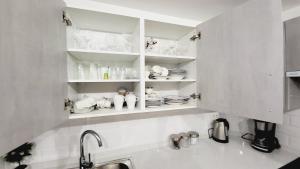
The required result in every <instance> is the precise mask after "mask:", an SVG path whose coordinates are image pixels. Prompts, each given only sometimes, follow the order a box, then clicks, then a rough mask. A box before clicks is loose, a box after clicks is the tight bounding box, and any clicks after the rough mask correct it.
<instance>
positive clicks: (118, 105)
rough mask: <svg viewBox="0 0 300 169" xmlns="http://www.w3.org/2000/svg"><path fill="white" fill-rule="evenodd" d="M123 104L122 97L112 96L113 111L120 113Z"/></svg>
mask: <svg viewBox="0 0 300 169" xmlns="http://www.w3.org/2000/svg"><path fill="white" fill-rule="evenodd" d="M123 103H124V96H122V95H119V94H117V95H115V96H114V105H115V110H117V111H121V110H122V109H123Z"/></svg>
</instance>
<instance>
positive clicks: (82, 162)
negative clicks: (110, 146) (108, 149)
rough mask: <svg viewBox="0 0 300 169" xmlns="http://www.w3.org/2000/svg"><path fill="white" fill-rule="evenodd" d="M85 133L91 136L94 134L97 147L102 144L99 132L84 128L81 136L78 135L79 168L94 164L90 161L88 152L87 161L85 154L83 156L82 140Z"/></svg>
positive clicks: (85, 168) (88, 167)
mask: <svg viewBox="0 0 300 169" xmlns="http://www.w3.org/2000/svg"><path fill="white" fill-rule="evenodd" d="M87 134H91V135H92V136H94V137H95V138H96V140H97V142H98V146H99V147H101V146H102V140H101V138H100V136H99V134H98V133H96V132H95V131H93V130H86V131H85V132H83V133H82V134H81V137H80V159H79V168H80V169H91V168H93V166H94V164H93V162H91V154H90V153H89V160H88V161H86V159H85V156H84V148H83V140H84V137H85V136H86V135H87Z"/></svg>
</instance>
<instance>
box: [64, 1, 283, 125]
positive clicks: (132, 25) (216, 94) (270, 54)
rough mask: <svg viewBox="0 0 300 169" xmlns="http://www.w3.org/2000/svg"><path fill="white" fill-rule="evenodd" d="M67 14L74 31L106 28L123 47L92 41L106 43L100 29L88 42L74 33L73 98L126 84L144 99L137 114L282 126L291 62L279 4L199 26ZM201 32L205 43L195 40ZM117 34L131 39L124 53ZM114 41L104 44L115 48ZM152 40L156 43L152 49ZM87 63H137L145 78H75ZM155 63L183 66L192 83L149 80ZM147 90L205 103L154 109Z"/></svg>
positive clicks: (250, 6)
mask: <svg viewBox="0 0 300 169" xmlns="http://www.w3.org/2000/svg"><path fill="white" fill-rule="evenodd" d="M67 11H68V14H69V15H70V17H71V18H72V21H73V26H72V27H73V28H70V29H69V30H72V31H74V28H77V29H85V30H93V31H100V32H101V33H100V34H106V36H105V37H106V38H111V39H114V40H112V41H114V42H115V43H114V45H116V46H114V45H111V46H109V45H106V46H105V45H104V46H105V47H103V46H99V45H98V46H97V45H95V46H96V47H95V46H93V42H92V40H91V39H93V38H94V37H95V36H98V39H101V38H100V35H98V34H99V32H98V33H95V32H94V35H95V36H91V37H92V38H91V39H89V40H88V43H85V44H83V45H80V44H75V43H76V40H74V36H73V37H72V35H71V36H68V39H71V40H69V41H68V46H69V50H68V53H67V54H68V55H69V57H70V58H73V59H70V62H69V68H70V67H71V69H69V82H71V84H70V86H71V87H72V89H74V90H72V91H75V92H73V93H72V95H71V96H73V98H75V99H78V98H82V97H83V95H89V96H93V97H98V98H99V97H103V96H106V97H112V96H113V95H114V94H116V90H117V89H118V88H119V87H121V86H123V87H124V86H125V87H127V88H128V89H129V90H130V91H133V92H135V93H136V94H137V95H138V97H139V98H140V99H139V102H138V104H137V107H136V110H135V111H133V112H134V113H142V112H152V111H164V110H172V109H173V110H178V109H179V110H181V109H187V108H200V109H208V110H213V111H218V112H224V113H231V114H235V115H239V116H243V117H248V118H254V119H260V120H266V121H272V122H279V123H280V122H281V121H282V114H283V103H284V101H283V100H284V96H283V88H284V86H283V85H284V81H283V80H284V70H283V67H284V66H283V64H284V62H283V33H282V32H283V28H282V22H281V3H280V1H279V0H276V1H274V0H265V1H260V0H252V1H249V2H247V3H245V4H243V5H241V6H239V7H236V8H234V9H232V10H230V11H227V12H226V13H224V14H222V15H219V16H217V17H215V18H212V19H210V20H208V21H206V22H204V23H202V24H200V25H199V26H197V27H190V26H184V25H176V24H170V23H165V22H159V21H154V20H149V19H145V18H132V17H125V16H119V15H113V14H108V13H102V12H92V11H87V10H81V9H73V8H67ZM262 14H263V15H262ZM97 20H99V21H100V20H101V21H109V22H105V23H102V22H97ZM120 21H122V22H120ZM72 31H71V32H72ZM198 32H200V33H201V38H200V39H196V40H194V41H193V40H191V37H192V36H194V35H197V34H198ZM82 33H84V31H81V33H78V32H77V37H78V34H82ZM90 33H91V32H90ZM69 35H70V34H69ZM73 35H74V34H73ZM115 35H117V36H121V37H122V36H124V35H129V36H131V39H132V41H128V42H126V43H128V44H127V45H128V46H130V48H128V46H127V47H121V48H120V45H118V44H119V42H118V39H116V37H114V36H115ZM72 39H73V40H72ZM75 39H76V38H75ZM95 39H97V38H96V37H95ZM111 39H110V40H111ZM110 40H109V39H106V41H105V40H104V41H105V42H106V43H107V42H108V43H109V44H110V43H111V42H110ZM74 42H75V43H74ZM146 42H151V43H153V42H155V43H156V44H155V45H152V46H151V48H149V47H147V45H146V44H145V43H146ZM74 44H75V46H76V47H74ZM88 44H91V45H88ZM72 45H73V46H72ZM145 45H146V47H145ZM70 46H72V47H71V49H70ZM82 46H84V47H82ZM121 46H122V45H121ZM123 46H124V44H123ZM125 46H126V45H125ZM101 47H103V48H104V51H103V49H101ZM79 48H83V49H79ZM80 50H82V51H80ZM107 50H109V52H107ZM80 61H85V62H89V63H91V62H93V63H97V64H102V63H104V65H108V66H111V65H117V66H118V64H117V63H119V65H120V64H121V65H126V66H127V67H131V66H132V67H133V68H134V69H135V70H136V71H137V72H139V73H138V74H139V76H138V77H136V78H135V79H125V80H124V79H121V80H120V79H119V80H117V81H113V80H111V79H110V80H99V79H97V80H92V79H86V80H78V79H76V78H75V79H74V78H73V77H76V72H78V70H76V67H77V68H78V63H79V62H80ZM70 65H71V66H70ZM102 65H103V64H102ZM153 65H159V66H162V67H166V68H168V69H172V68H180V69H184V70H186V71H187V74H186V78H185V79H182V80H170V79H169V80H167V79H164V78H161V79H155V80H154V79H147V78H145V70H147V69H148V67H149V66H153ZM87 69H88V67H87ZM77 77H78V75H77ZM88 82H93V83H88ZM129 82H130V83H129ZM73 83H75V84H73ZM97 86H98V87H97ZM147 87H153V88H154V90H156V91H158V92H159V93H160V95H161V96H162V97H164V96H168V95H183V96H190V95H192V94H198V93H200V94H201V100H197V99H190V101H189V102H188V104H184V105H176V106H174V105H171V106H170V105H162V106H160V107H157V108H149V107H147V104H146V102H145V97H146V96H145V88H147ZM71 98H72V97H71ZM133 112H131V111H128V110H126V109H125V110H123V111H114V110H112V109H109V110H107V109H104V110H99V111H94V112H91V113H88V114H72V115H71V116H70V118H71V119H74V118H86V117H97V116H107V115H118V114H124V113H125V114H127V113H133Z"/></svg>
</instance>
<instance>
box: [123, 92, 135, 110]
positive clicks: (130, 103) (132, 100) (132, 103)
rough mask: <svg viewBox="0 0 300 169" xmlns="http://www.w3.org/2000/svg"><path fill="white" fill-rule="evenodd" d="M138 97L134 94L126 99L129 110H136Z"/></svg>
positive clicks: (130, 94)
mask: <svg viewBox="0 0 300 169" xmlns="http://www.w3.org/2000/svg"><path fill="white" fill-rule="evenodd" d="M136 100H137V98H136V96H135V95H134V94H133V93H129V94H127V95H126V97H125V101H126V103H127V107H128V110H134V108H135V103H136Z"/></svg>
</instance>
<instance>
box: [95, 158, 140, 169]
mask: <svg viewBox="0 0 300 169" xmlns="http://www.w3.org/2000/svg"><path fill="white" fill-rule="evenodd" d="M93 169H134V167H133V164H132V161H131V160H130V159H128V158H126V159H119V160H113V161H109V162H105V163H102V164H96V165H95V167H94V168H93Z"/></svg>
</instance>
